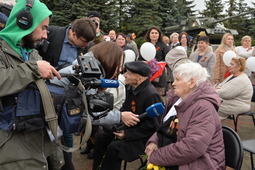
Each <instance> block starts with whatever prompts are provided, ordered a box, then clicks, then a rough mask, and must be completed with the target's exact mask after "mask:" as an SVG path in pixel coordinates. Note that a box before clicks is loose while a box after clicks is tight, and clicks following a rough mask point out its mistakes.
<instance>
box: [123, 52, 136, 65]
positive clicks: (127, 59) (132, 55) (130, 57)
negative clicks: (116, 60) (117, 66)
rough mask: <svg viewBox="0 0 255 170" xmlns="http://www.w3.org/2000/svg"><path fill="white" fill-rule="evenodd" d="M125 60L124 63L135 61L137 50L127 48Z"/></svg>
mask: <svg viewBox="0 0 255 170" xmlns="http://www.w3.org/2000/svg"><path fill="white" fill-rule="evenodd" d="M124 53H125V60H124V63H126V62H130V61H135V52H134V51H133V50H125V51H124Z"/></svg>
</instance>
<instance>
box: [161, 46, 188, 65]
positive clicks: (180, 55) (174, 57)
mask: <svg viewBox="0 0 255 170" xmlns="http://www.w3.org/2000/svg"><path fill="white" fill-rule="evenodd" d="M184 58H187V59H188V56H187V53H186V50H185V49H184V48H183V47H182V46H177V47H175V48H173V49H172V50H170V51H169V52H168V53H167V55H166V62H167V64H168V66H169V67H170V69H171V70H173V68H174V65H175V64H176V63H177V62H178V61H179V60H181V59H184Z"/></svg>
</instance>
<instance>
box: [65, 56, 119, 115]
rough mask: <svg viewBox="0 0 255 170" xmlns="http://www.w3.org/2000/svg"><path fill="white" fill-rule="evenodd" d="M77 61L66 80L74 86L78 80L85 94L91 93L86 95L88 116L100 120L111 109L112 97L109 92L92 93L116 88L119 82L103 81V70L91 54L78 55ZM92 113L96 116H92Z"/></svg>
mask: <svg viewBox="0 0 255 170" xmlns="http://www.w3.org/2000/svg"><path fill="white" fill-rule="evenodd" d="M77 61H78V63H77V64H74V65H73V70H74V74H73V75H71V76H68V79H69V81H70V82H71V83H74V84H76V85H77V83H78V82H79V80H80V81H81V83H82V84H83V85H84V87H85V90H86V92H89V91H92V93H87V94H86V98H87V104H88V109H89V114H90V115H91V116H92V117H93V119H99V118H102V117H104V116H106V115H107V113H108V112H109V111H110V110H112V109H113V98H114V97H113V94H112V93H109V92H105V91H104V92H99V93H93V91H94V92H95V91H96V90H95V89H96V88H117V87H118V86H119V82H118V80H110V79H103V78H104V77H105V70H104V68H103V67H102V65H101V63H100V62H99V61H98V60H97V59H96V58H95V57H94V55H93V53H92V52H89V53H86V54H85V55H80V56H79V57H78V58H77ZM93 89H94V90H93ZM93 112H94V113H97V114H96V115H94V114H93ZM98 112H100V114H98Z"/></svg>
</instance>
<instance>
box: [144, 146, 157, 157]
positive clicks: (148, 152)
mask: <svg viewBox="0 0 255 170" xmlns="http://www.w3.org/2000/svg"><path fill="white" fill-rule="evenodd" d="M157 149H158V145H157V144H156V143H154V142H150V143H149V145H148V146H147V147H146V148H145V151H144V152H145V153H146V155H148V158H149V157H150V155H151V153H152V152H153V151H155V150H157Z"/></svg>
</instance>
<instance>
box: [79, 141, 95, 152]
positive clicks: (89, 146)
mask: <svg viewBox="0 0 255 170" xmlns="http://www.w3.org/2000/svg"><path fill="white" fill-rule="evenodd" d="M94 147H95V144H93V143H92V142H91V140H90V139H89V140H88V142H87V146H86V148H85V149H84V150H82V151H81V152H80V154H88V153H89V152H90V151H91V149H93V148H94Z"/></svg>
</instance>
